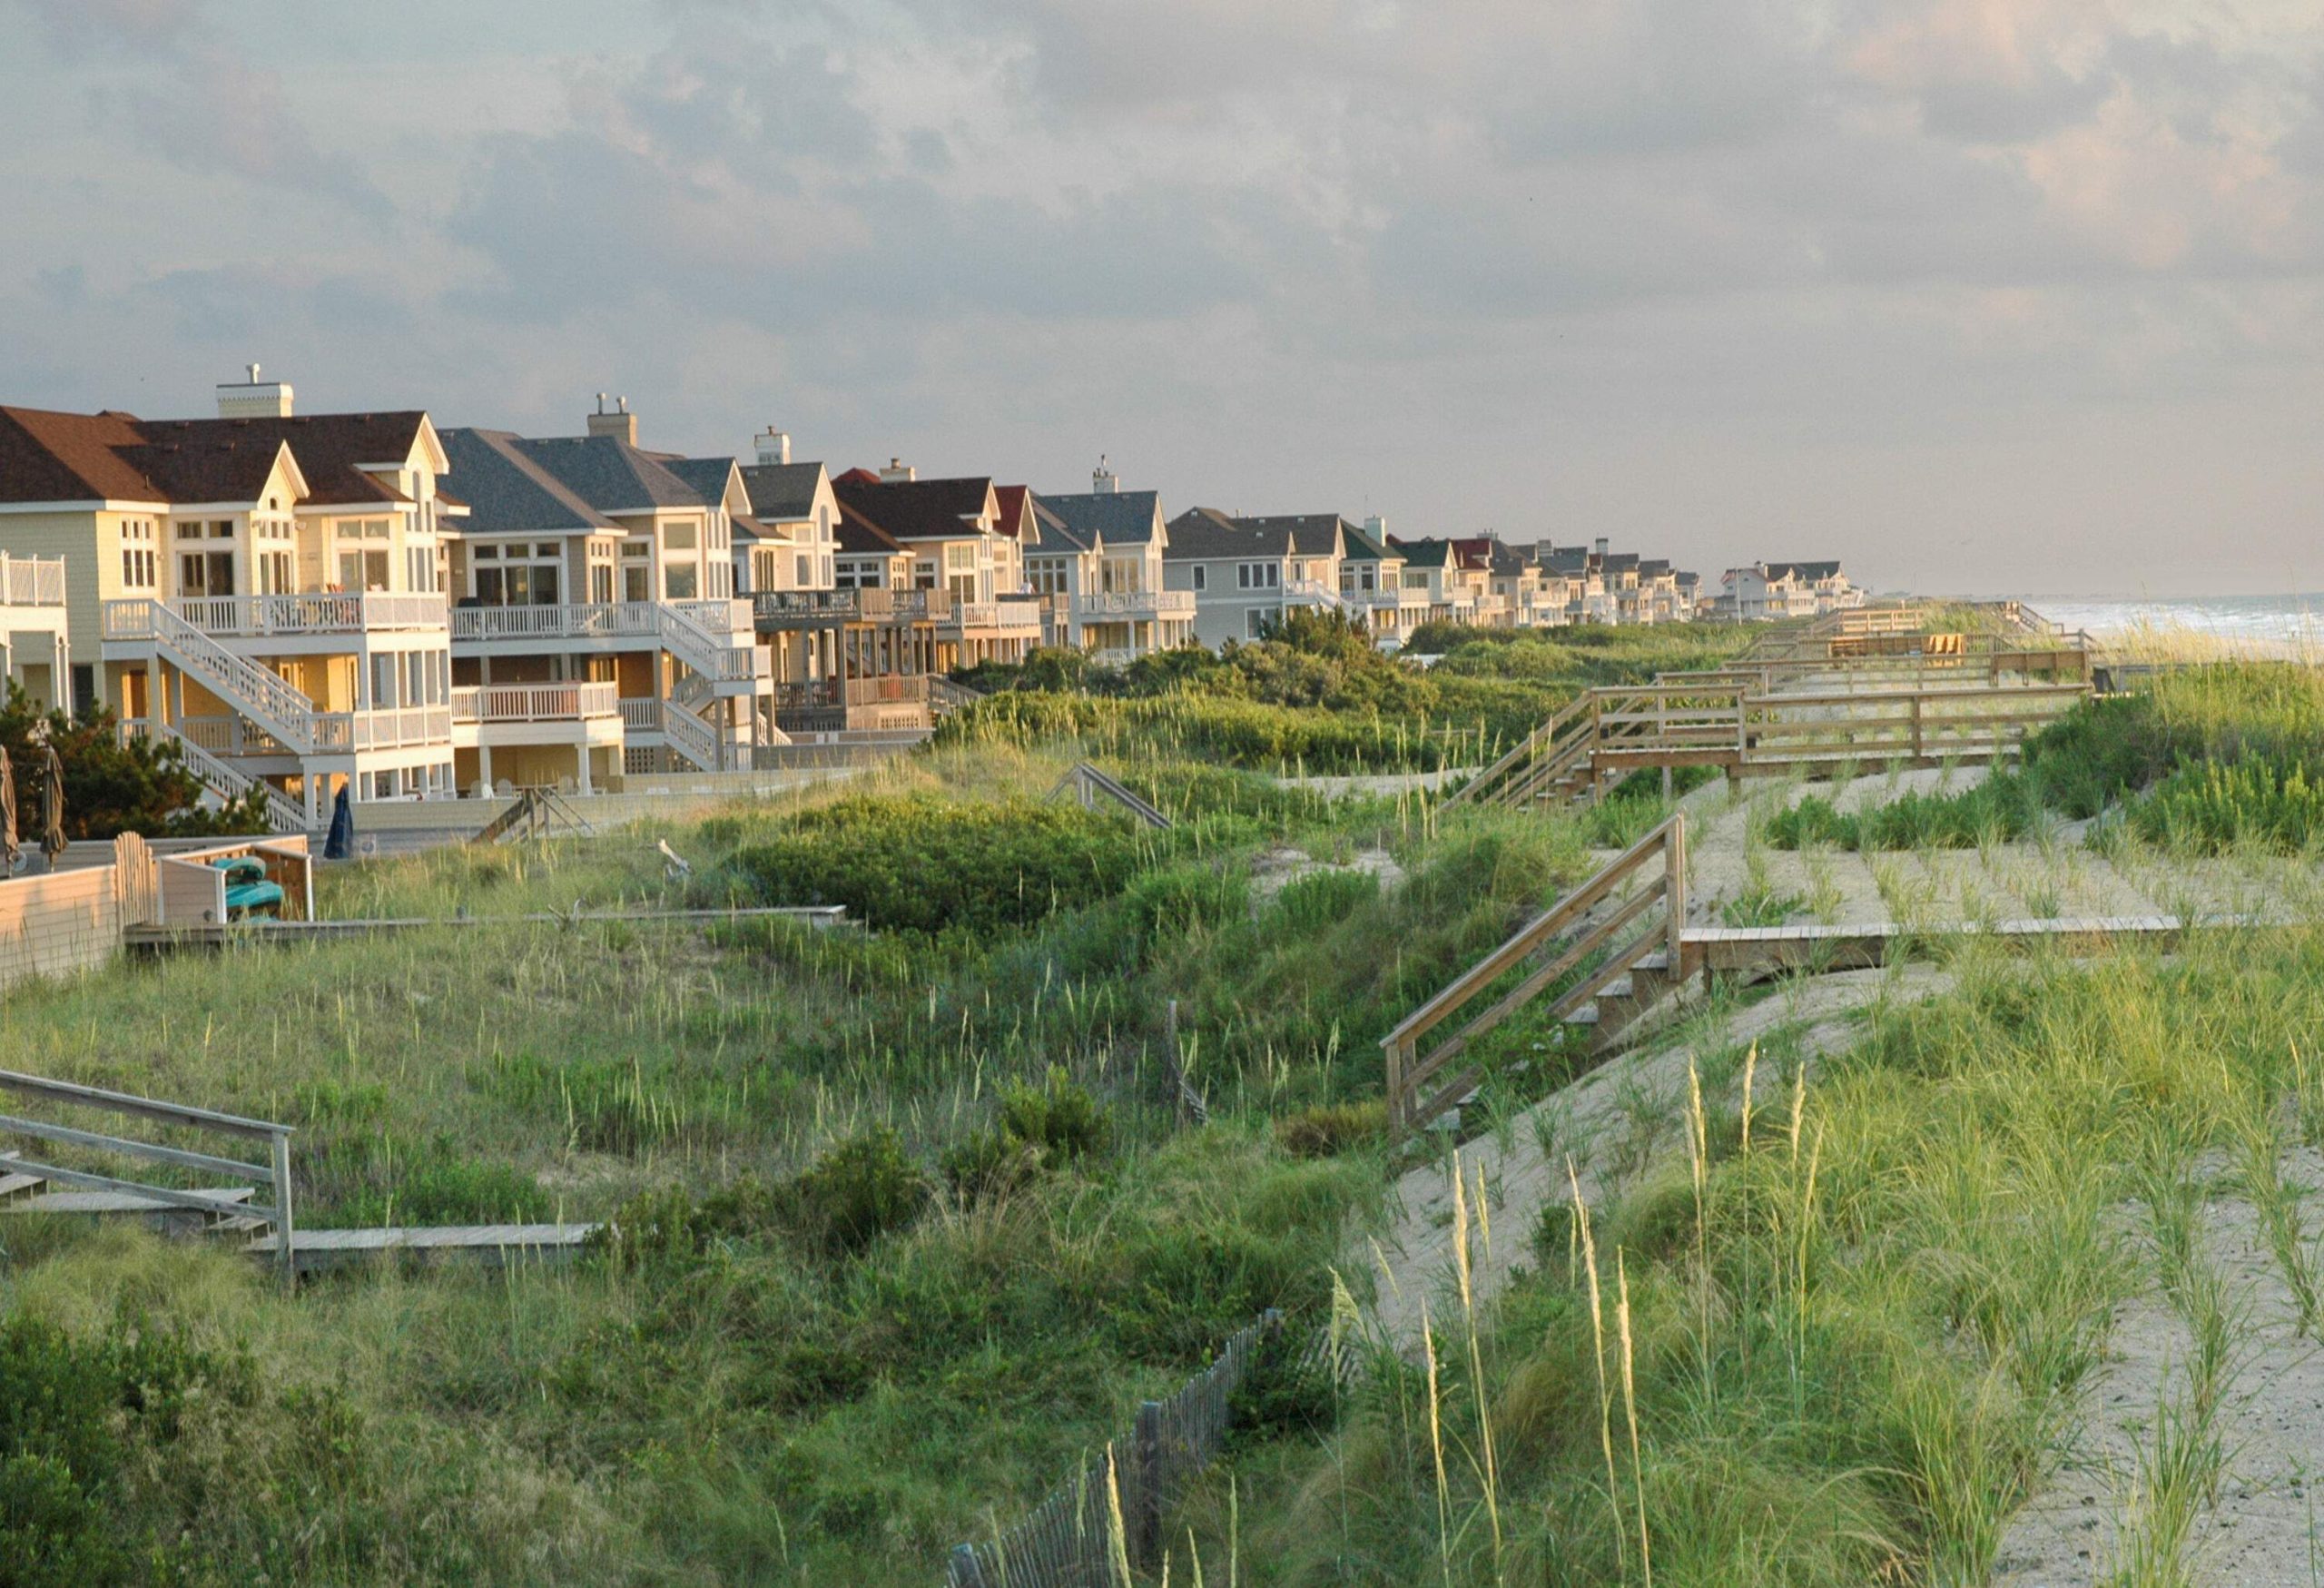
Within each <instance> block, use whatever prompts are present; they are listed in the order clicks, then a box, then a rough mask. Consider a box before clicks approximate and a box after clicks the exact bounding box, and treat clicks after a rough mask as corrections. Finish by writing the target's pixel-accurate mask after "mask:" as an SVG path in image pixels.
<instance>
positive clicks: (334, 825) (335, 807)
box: [323, 783, 355, 860]
mask: <svg viewBox="0 0 2324 1588" xmlns="http://www.w3.org/2000/svg"><path fill="white" fill-rule="evenodd" d="M323 858H324V859H325V860H353V859H354V858H355V807H354V806H353V805H352V804H349V803H348V798H347V785H346V784H343V783H342V784H340V785H339V798H338V799H337V800H335V801H333V802H332V804H331V807H330V832H329V833H326V834H325V835H324V837H323Z"/></svg>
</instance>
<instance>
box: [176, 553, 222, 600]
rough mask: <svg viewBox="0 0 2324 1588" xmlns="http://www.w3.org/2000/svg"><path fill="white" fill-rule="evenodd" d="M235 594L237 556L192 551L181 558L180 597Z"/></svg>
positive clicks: (179, 571) (179, 574)
mask: <svg viewBox="0 0 2324 1588" xmlns="http://www.w3.org/2000/svg"><path fill="white" fill-rule="evenodd" d="M233 593H234V554H233V553H232V552H231V551H189V552H182V553H181V554H180V555H179V557H178V594H179V595H181V596H183V597H188V598H189V599H198V598H200V597H205V596H231V595H232V594H233Z"/></svg>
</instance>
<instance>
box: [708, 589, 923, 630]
mask: <svg viewBox="0 0 2324 1588" xmlns="http://www.w3.org/2000/svg"><path fill="white" fill-rule="evenodd" d="M750 603H751V615H752V617H753V620H754V621H755V622H756V623H757V625H758V628H759V631H760V632H761V633H766V632H768V631H771V630H773V629H778V628H816V627H827V626H832V625H833V624H843V623H889V624H908V623H927V622H931V621H936V622H941V621H942V620H944V619H946V618H949V617H950V616H951V615H952V597H951V593H950V591H946V590H883V589H871V590H761V591H760V592H759V593H758V594H757V595H755V596H753V597H751V598H750Z"/></svg>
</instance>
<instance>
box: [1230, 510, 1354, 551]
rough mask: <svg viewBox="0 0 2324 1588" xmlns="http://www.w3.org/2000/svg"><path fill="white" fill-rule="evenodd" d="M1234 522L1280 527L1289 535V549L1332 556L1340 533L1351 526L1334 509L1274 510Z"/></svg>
mask: <svg viewBox="0 0 2324 1588" xmlns="http://www.w3.org/2000/svg"><path fill="white" fill-rule="evenodd" d="M1238 522H1240V523H1243V524H1246V525H1247V526H1249V527H1250V528H1254V529H1265V530H1277V529H1279V530H1282V531H1283V532H1284V533H1285V534H1287V535H1289V536H1290V537H1291V548H1292V551H1293V552H1294V553H1295V555H1297V556H1300V557H1333V556H1336V555H1337V554H1338V552H1339V549H1340V540H1341V537H1342V536H1343V535H1344V533H1345V532H1346V531H1347V530H1348V529H1350V528H1354V526H1353V525H1351V524H1349V523H1348V521H1347V520H1346V519H1344V518H1341V517H1340V516H1339V515H1338V514H1337V513H1278V514H1275V515H1273V516H1270V517H1265V518H1243V519H1240V520H1238Z"/></svg>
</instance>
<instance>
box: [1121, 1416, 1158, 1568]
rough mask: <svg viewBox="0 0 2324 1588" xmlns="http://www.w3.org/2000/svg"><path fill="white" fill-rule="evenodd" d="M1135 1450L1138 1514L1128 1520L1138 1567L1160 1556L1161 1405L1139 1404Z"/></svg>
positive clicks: (1134, 1561)
mask: <svg viewBox="0 0 2324 1588" xmlns="http://www.w3.org/2000/svg"><path fill="white" fill-rule="evenodd" d="M1134 1443H1135V1445H1136V1449H1135V1451H1134V1453H1133V1455H1132V1456H1131V1459H1132V1460H1134V1461H1136V1462H1137V1514H1136V1515H1135V1516H1133V1517H1131V1518H1129V1519H1128V1521H1129V1556H1130V1560H1131V1561H1132V1562H1133V1563H1136V1564H1138V1565H1151V1564H1152V1563H1154V1562H1155V1561H1157V1560H1158V1559H1160V1558H1161V1554H1162V1403H1161V1402H1160V1401H1140V1402H1139V1403H1138V1405H1137V1430H1136V1433H1135V1435H1134Z"/></svg>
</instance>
